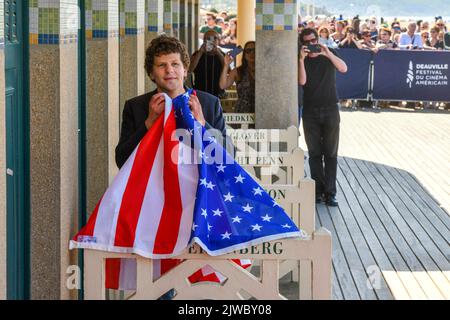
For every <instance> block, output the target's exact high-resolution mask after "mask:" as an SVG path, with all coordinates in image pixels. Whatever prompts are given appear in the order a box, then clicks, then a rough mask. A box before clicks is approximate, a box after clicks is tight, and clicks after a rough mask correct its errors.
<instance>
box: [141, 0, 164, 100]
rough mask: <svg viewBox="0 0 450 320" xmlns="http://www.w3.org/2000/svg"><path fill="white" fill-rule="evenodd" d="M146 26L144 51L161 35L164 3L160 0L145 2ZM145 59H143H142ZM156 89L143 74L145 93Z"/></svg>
mask: <svg viewBox="0 0 450 320" xmlns="http://www.w3.org/2000/svg"><path fill="white" fill-rule="evenodd" d="M146 5H147V7H146V18H147V19H146V20H147V22H146V26H147V31H146V32H145V49H147V47H148V46H149V45H150V42H151V41H152V40H153V39H154V38H156V37H157V36H158V34H159V33H162V32H163V30H164V21H163V17H164V3H163V1H160V0H146ZM144 59H145V57H144ZM144 61H145V60H144ZM155 89H156V85H155V83H154V82H153V81H152V80H150V77H149V76H148V75H147V73H145V92H149V91H153V90H155Z"/></svg>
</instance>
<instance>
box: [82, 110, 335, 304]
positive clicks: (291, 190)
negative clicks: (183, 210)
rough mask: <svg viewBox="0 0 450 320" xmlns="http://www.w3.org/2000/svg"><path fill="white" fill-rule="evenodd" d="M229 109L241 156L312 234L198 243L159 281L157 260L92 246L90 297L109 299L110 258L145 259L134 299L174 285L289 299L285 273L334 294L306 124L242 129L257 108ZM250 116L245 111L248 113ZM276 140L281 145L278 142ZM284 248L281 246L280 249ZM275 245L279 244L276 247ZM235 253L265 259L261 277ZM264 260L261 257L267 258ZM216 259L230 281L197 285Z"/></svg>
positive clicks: (310, 291) (305, 292)
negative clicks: (307, 166) (230, 245)
mask: <svg viewBox="0 0 450 320" xmlns="http://www.w3.org/2000/svg"><path fill="white" fill-rule="evenodd" d="M237 115H239V116H240V117H237V116H236V114H224V116H226V118H227V117H228V118H227V122H228V123H230V124H235V125H237V126H238V127H241V129H232V128H229V127H228V128H227V134H228V135H229V136H230V137H231V138H232V139H233V143H234V144H235V145H237V147H238V152H237V153H236V155H235V159H236V161H237V162H238V163H239V164H240V165H241V166H242V167H243V168H244V169H246V170H247V171H248V172H249V174H251V175H252V176H253V177H254V178H255V179H256V180H257V181H258V182H259V183H260V184H261V185H262V186H263V187H264V189H265V190H266V191H267V192H268V193H269V195H271V196H272V197H273V198H274V199H275V200H276V201H277V202H278V203H279V204H280V206H282V207H283V209H284V210H285V211H286V212H287V213H288V214H289V216H290V217H291V218H292V219H293V221H294V222H295V223H296V225H297V226H300V227H301V228H302V230H304V231H305V232H306V233H307V234H308V235H309V238H307V239H302V240H297V239H285V240H280V241H274V242H266V243H264V244H262V245H260V246H257V247H255V246H254V247H252V248H250V249H246V250H241V251H239V252H235V253H233V254H228V255H223V256H219V257H211V256H208V255H206V254H204V253H200V248H199V247H198V246H196V245H195V246H194V247H193V248H191V249H190V250H189V251H190V252H188V253H185V254H184V255H182V256H180V257H177V258H179V259H186V261H184V262H183V263H182V264H180V265H179V266H177V267H175V268H174V269H172V270H170V271H169V272H167V273H166V274H164V275H163V276H162V277H161V278H159V279H158V280H156V281H153V280H152V279H153V263H152V260H151V259H145V258H142V257H139V256H136V255H130V254H114V253H107V252H98V251H91V250H85V290H86V291H85V297H86V298H87V299H104V298H105V288H104V284H105V271H104V260H105V259H106V258H133V259H136V260H137V290H136V293H135V294H134V295H133V296H132V297H131V299H157V298H159V297H160V296H161V295H163V294H164V293H166V292H167V291H169V290H171V289H174V290H175V291H176V296H175V299H248V298H250V297H254V298H257V299H283V298H284V297H283V296H282V295H281V294H280V292H279V279H280V278H282V277H283V276H285V275H286V274H288V273H290V272H291V273H292V281H293V282H294V283H296V286H297V289H298V292H299V298H300V299H302V300H306V299H330V298H331V234H330V233H329V232H328V231H327V230H326V229H324V228H321V229H319V230H315V202H314V199H315V187H314V181H313V180H311V179H308V178H304V152H303V150H301V149H300V148H298V129H297V128H296V127H290V128H288V129H286V130H266V129H242V128H248V124H251V123H254V115H253V118H252V117H250V116H251V114H237ZM242 116H244V118H242ZM274 145H275V148H274ZM275 247H277V250H274V249H273V248H275ZM267 248H272V251H271V252H268V250H267ZM229 259H252V260H254V264H253V265H254V266H260V270H261V272H260V278H258V277H255V275H253V274H251V273H250V272H249V271H246V270H244V269H243V268H241V267H239V266H238V265H236V264H235V263H233V262H232V261H230V260H229ZM259 262H260V263H259ZM205 265H209V266H211V267H212V268H214V269H215V270H216V271H218V272H220V273H222V274H224V275H225V276H226V277H227V281H226V282H225V283H224V284H222V285H220V284H218V283H212V282H201V283H196V284H191V283H190V282H189V281H188V279H187V278H188V277H189V276H190V275H191V274H193V273H194V272H196V271H197V270H199V269H200V268H202V267H203V266H205Z"/></svg>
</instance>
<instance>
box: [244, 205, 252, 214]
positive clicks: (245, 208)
mask: <svg viewBox="0 0 450 320" xmlns="http://www.w3.org/2000/svg"><path fill="white" fill-rule="evenodd" d="M242 209H244V212H249V213H252V209H253V207H250V204H249V203H247V205H246V206H245V207H242Z"/></svg>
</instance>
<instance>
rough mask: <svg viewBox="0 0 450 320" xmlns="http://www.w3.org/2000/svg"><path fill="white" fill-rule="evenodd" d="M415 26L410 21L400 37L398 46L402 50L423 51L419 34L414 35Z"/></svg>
mask: <svg viewBox="0 0 450 320" xmlns="http://www.w3.org/2000/svg"><path fill="white" fill-rule="evenodd" d="M416 30H417V24H416V23H415V22H414V21H411V22H410V23H409V24H408V31H407V32H405V33H402V34H401V35H400V39H399V42H398V46H399V48H400V49H403V50H416V49H423V42H422V37H421V36H420V33H416Z"/></svg>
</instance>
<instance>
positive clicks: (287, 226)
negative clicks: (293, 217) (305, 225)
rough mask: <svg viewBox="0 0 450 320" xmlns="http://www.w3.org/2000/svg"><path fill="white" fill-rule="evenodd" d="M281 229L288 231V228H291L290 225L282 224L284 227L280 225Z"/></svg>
mask: <svg viewBox="0 0 450 320" xmlns="http://www.w3.org/2000/svg"><path fill="white" fill-rule="evenodd" d="M281 227H283V228H284V229H290V228H291V226H290V225H288V224H287V223H286V224H284V225H282V226H281Z"/></svg>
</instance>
